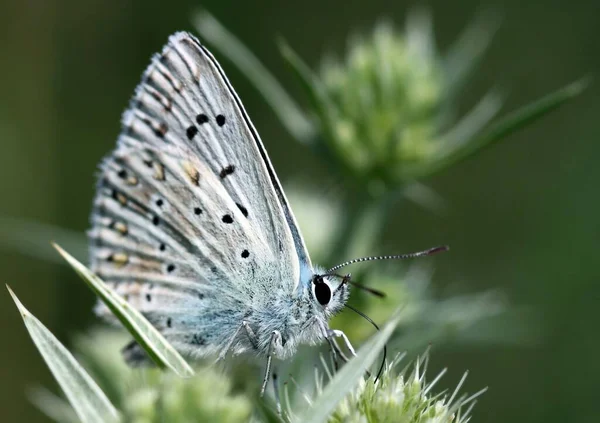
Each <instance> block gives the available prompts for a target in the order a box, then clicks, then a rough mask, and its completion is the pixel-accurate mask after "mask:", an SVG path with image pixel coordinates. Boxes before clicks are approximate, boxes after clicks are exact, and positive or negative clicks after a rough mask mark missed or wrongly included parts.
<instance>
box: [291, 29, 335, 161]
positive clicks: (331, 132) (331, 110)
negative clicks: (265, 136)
mask: <svg viewBox="0 0 600 423" xmlns="http://www.w3.org/2000/svg"><path fill="white" fill-rule="evenodd" d="M279 50H280V51H281V55H282V56H283V58H284V59H285V61H286V62H287V63H288V65H289V66H290V69H291V70H292V72H293V74H294V75H295V76H296V78H297V80H298V82H299V83H300V85H301V86H302V87H303V88H304V90H305V91H306V93H307V94H308V99H309V101H310V103H311V105H312V107H313V109H314V111H315V112H316V113H317V114H318V115H319V121H320V123H321V127H320V128H317V130H318V131H319V134H320V135H321V138H322V140H323V141H324V142H325V145H323V143H315V147H316V148H317V149H318V150H319V151H318V152H319V153H320V154H323V156H324V157H323V158H324V161H325V162H329V161H330V160H332V162H333V163H336V162H337V164H338V165H343V163H340V162H339V161H336V160H333V156H334V154H333V152H334V151H335V150H338V152H337V155H343V154H345V153H343V152H341V151H339V149H340V146H339V143H337V142H335V140H336V138H337V137H336V135H335V129H334V127H333V126H332V123H333V122H335V121H336V120H335V116H336V115H337V110H336V107H335V106H334V104H333V102H332V101H331V99H330V98H329V95H328V93H327V91H326V89H325V86H324V85H323V83H322V81H321V80H320V79H319V78H318V77H317V76H316V75H315V74H314V73H313V71H312V70H311V69H310V68H309V67H308V65H307V64H306V63H304V61H303V60H302V58H300V56H299V55H298V54H297V53H296V52H295V51H294V50H293V49H292V48H291V47H290V46H289V45H288V44H287V43H286V42H285V41H284V40H283V39H280V40H279ZM341 171H342V173H344V169H341Z"/></svg>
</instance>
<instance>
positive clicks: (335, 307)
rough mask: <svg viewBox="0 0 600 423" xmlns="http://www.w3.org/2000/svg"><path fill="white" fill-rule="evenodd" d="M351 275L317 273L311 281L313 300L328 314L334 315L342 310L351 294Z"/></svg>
mask: <svg viewBox="0 0 600 423" xmlns="http://www.w3.org/2000/svg"><path fill="white" fill-rule="evenodd" d="M349 281H350V275H346V276H341V277H340V276H339V275H335V274H327V273H326V274H315V275H314V276H313V277H312V282H311V294H312V298H313V300H314V301H315V302H316V303H317V304H318V306H319V307H321V308H322V309H323V311H324V312H325V314H326V315H329V316H331V315H334V314H336V313H338V312H339V311H341V310H342V308H343V307H344V305H345V304H346V301H348V296H349V295H350V290H349V284H348V282H349Z"/></svg>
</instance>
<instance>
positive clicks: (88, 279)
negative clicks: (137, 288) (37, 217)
mask: <svg viewBox="0 0 600 423" xmlns="http://www.w3.org/2000/svg"><path fill="white" fill-rule="evenodd" d="M54 247H55V248H56V249H57V250H58V252H59V253H60V254H61V255H62V256H63V257H64V258H65V260H67V262H68V263H69V264H70V265H71V267H73V269H75V271H76V272H77V273H78V274H79V276H81V278H82V279H83V280H84V282H85V283H87V285H88V286H89V287H90V288H91V289H92V291H94V293H95V294H96V295H98V297H100V299H101V300H102V301H103V302H104V304H106V306H107V307H108V308H109V309H110V311H112V313H113V314H114V315H115V316H116V317H117V318H118V319H119V320H120V321H121V323H122V324H123V326H125V328H126V329H127V330H128V331H129V333H131V335H133V337H134V338H135V340H136V341H137V342H138V343H139V344H140V346H142V348H144V350H145V351H146V352H147V353H148V355H149V356H150V358H151V359H152V360H153V361H154V362H155V363H156V365H157V366H158V367H160V368H169V369H171V370H173V371H174V372H175V373H176V374H177V375H178V376H181V377H190V376H193V374H194V371H193V370H192V368H191V367H190V365H189V364H188V363H187V362H186V361H185V360H184V359H183V357H181V355H179V353H178V352H177V351H176V350H175V348H173V347H172V346H171V345H170V344H169V343H168V342H167V340H166V339H165V338H164V337H163V336H162V335H161V334H160V332H159V331H158V330H156V328H155V327H154V326H152V324H151V323H150V322H148V320H146V319H145V318H144V316H142V314H141V313H140V312H139V311H137V310H136V309H134V308H133V307H131V306H130V305H129V303H127V302H126V301H125V300H124V299H123V298H121V296H120V295H118V294H117V293H116V292H114V291H113V290H112V289H110V288H109V287H108V286H106V284H105V283H104V282H103V281H102V280H101V279H100V278H99V277H98V276H96V275H94V274H93V273H92V272H91V271H90V270H89V269H88V268H87V267H85V266H84V265H83V264H81V263H79V262H78V261H77V260H76V259H75V258H73V257H72V256H71V255H70V254H69V253H67V252H66V251H64V250H63V249H62V248H60V247H59V246H58V245H56V244H54Z"/></svg>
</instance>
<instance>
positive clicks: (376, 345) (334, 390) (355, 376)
mask: <svg viewBox="0 0 600 423" xmlns="http://www.w3.org/2000/svg"><path fill="white" fill-rule="evenodd" d="M399 320H400V313H396V314H395V315H394V317H392V319H391V320H390V321H389V322H388V323H387V324H386V325H385V327H383V329H382V330H381V331H380V332H377V334H376V335H375V336H373V337H372V338H371V339H370V340H369V341H367V342H366V343H365V344H364V345H363V346H362V347H361V348H360V349H359V351H358V353H357V355H356V357H354V358H353V359H351V360H350V361H349V362H348V363H346V364H345V365H344V366H343V367H342V368H341V370H340V371H339V372H337V373H336V374H335V376H334V377H333V379H331V381H330V382H329V384H328V385H327V386H326V387H325V389H324V391H323V393H322V394H321V395H320V396H319V397H318V398H317V401H316V402H315V403H314V404H313V405H312V407H311V408H310V409H308V410H307V411H306V412H305V413H304V415H303V416H302V418H300V419H299V421H302V422H310V423H319V422H326V421H328V419H329V417H330V416H331V413H332V412H333V411H334V410H335V408H336V407H337V405H338V403H339V402H340V401H341V400H342V399H344V397H345V396H346V395H347V394H348V393H349V392H350V391H352V389H354V388H355V387H356V385H357V383H358V382H359V380H360V379H361V378H362V377H364V374H365V372H366V371H367V369H368V368H369V367H370V366H371V364H373V362H374V361H375V360H376V359H377V358H378V357H380V355H381V350H383V347H384V346H385V343H386V342H387V340H388V339H389V337H390V336H391V335H392V333H393V332H394V329H395V328H396V325H397V324H398V321H399Z"/></svg>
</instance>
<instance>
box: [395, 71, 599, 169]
mask: <svg viewBox="0 0 600 423" xmlns="http://www.w3.org/2000/svg"><path fill="white" fill-rule="evenodd" d="M589 82H590V79H589V78H582V79H580V80H578V81H575V82H573V83H571V84H569V85H567V86H565V87H563V88H561V89H559V90H557V91H555V92H553V93H551V94H548V95H546V96H544V97H542V98H540V99H539V100H537V101H535V102H533V103H530V104H528V105H527V106H524V107H522V108H520V109H518V110H516V111H514V112H512V113H510V114H509V115H508V116H506V117H504V118H503V119H501V120H500V121H499V122H497V123H495V124H492V126H491V127H490V128H489V129H488V130H487V131H486V132H485V133H484V134H483V135H482V136H480V137H477V138H474V139H472V140H470V141H467V142H463V143H459V144H457V147H456V148H455V149H454V150H453V151H450V152H448V151H447V150H446V151H444V154H441V155H440V157H438V158H437V159H432V160H431V161H430V163H428V164H427V165H424V164H422V163H421V164H417V165H414V166H406V167H405V168H404V169H401V173H402V174H403V177H404V178H406V179H417V178H420V177H423V176H427V175H431V174H433V173H435V172H438V171H440V170H442V169H445V168H446V167H449V166H450V165H452V164H455V163H458V162H459V161H462V160H464V159H466V158H468V157H470V156H472V155H474V154H475V153H477V152H478V151H480V150H482V149H483V148H484V147H489V146H491V145H492V144H494V143H495V142H496V141H499V140H501V139H503V138H504V137H506V136H508V135H510V134H512V133H513V132H516V131H518V130H519V129H522V128H524V127H526V126H527V125H530V124H532V123H533V122H535V121H536V120H538V119H539V118H541V117H542V116H545V115H547V114H548V113H550V112H552V111H553V110H555V109H558V108H559V107H560V106H562V105H564V104H566V103H567V102H568V101H570V100H572V99H574V98H575V97H577V96H578V95H580V94H581V93H582V92H583V91H584V90H585V89H586V88H587V86H588V85H589Z"/></svg>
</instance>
